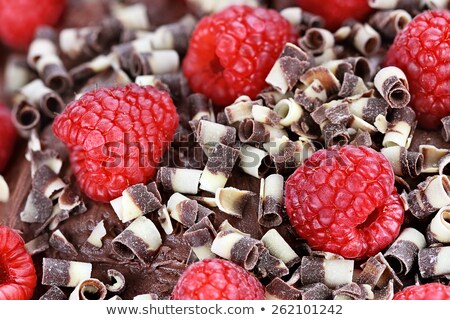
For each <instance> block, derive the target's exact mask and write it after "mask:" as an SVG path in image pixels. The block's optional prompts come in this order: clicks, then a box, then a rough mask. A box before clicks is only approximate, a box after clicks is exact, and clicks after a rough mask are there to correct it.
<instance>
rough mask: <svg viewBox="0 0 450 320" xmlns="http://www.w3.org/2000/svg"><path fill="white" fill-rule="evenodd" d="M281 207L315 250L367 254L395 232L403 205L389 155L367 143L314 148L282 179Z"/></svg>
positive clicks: (356, 256) (352, 256)
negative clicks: (301, 162) (295, 168)
mask: <svg viewBox="0 0 450 320" xmlns="http://www.w3.org/2000/svg"><path fill="white" fill-rule="evenodd" d="M286 209H287V213H288V215H289V218H290V220H291V223H292V225H293V226H294V228H295V230H296V231H297V233H298V234H299V235H300V236H301V237H303V238H304V239H306V240H307V241H308V243H309V245H310V246H311V247H312V248H314V249H317V250H323V251H329V252H334V253H337V254H340V255H342V256H344V257H346V258H350V259H362V258H365V257H368V256H372V255H374V254H376V253H378V252H379V251H380V250H382V249H383V248H385V247H386V246H387V245H389V244H390V243H392V241H393V240H394V239H395V238H396V237H397V236H398V234H399V231H400V226H401V224H402V222H403V215H404V208H403V205H402V202H401V200H400V197H399V195H398V194H397V191H396V190H395V187H394V173H393V171H392V168H391V165H390V164H389V162H388V160H387V159H386V158H385V157H384V156H383V155H382V154H381V153H379V152H377V151H375V150H373V149H370V148H367V147H355V146H343V147H337V146H334V147H331V148H329V149H326V150H325V149H322V150H319V151H317V152H315V153H314V154H313V155H312V156H311V158H309V159H308V160H307V161H305V163H304V164H303V165H302V166H300V167H299V168H297V170H296V171H295V172H294V173H293V174H292V175H291V176H290V177H289V179H288V180H287V182H286Z"/></svg>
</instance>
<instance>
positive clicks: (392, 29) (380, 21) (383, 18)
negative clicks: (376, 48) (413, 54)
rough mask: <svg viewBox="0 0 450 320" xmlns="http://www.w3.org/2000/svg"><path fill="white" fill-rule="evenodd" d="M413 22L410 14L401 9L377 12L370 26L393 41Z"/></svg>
mask: <svg viewBox="0 0 450 320" xmlns="http://www.w3.org/2000/svg"><path fill="white" fill-rule="evenodd" d="M411 20H412V18H411V15H410V14H409V13H408V12H406V11H405V10H401V9H399V10H390V11H379V12H376V13H375V14H374V15H372V17H371V18H370V19H369V24H370V25H371V26H372V27H374V28H375V29H376V30H377V31H378V32H379V33H380V34H381V35H382V36H383V37H386V38H387V39H391V40H392V39H394V38H395V36H396V35H397V33H399V32H400V31H401V30H402V29H403V28H404V27H405V26H406V25H407V24H408V23H409V22H410V21H411Z"/></svg>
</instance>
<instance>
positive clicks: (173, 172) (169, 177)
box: [157, 167, 202, 194]
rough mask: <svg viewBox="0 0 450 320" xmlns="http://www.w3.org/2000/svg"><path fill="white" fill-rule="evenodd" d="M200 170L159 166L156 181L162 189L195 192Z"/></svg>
mask: <svg viewBox="0 0 450 320" xmlns="http://www.w3.org/2000/svg"><path fill="white" fill-rule="evenodd" d="M201 175H202V170H195V169H183V168H168V167H161V168H160V169H159V171H158V175H157V181H158V183H160V184H161V185H162V187H163V189H164V191H173V192H180V193H183V194H197V193H198V185H199V183H200V176H201Z"/></svg>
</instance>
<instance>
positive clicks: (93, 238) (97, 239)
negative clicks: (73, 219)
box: [86, 220, 106, 248]
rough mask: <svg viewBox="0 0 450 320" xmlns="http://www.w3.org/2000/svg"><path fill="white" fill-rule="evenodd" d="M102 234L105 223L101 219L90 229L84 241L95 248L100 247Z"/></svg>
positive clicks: (104, 233)
mask: <svg viewBox="0 0 450 320" xmlns="http://www.w3.org/2000/svg"><path fill="white" fill-rule="evenodd" d="M104 236H106V229H105V223H104V221H103V220H100V222H99V223H97V225H96V226H95V227H94V229H93V230H92V232H91V234H90V235H89V237H88V238H87V240H86V242H87V243H89V244H90V245H92V246H94V247H96V248H101V247H102V246H103V242H102V239H103V237H104Z"/></svg>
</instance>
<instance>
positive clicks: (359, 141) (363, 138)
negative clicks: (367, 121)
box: [350, 129, 372, 147]
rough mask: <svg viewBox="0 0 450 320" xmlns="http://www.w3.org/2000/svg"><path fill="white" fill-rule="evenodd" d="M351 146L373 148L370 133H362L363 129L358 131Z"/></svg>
mask: <svg viewBox="0 0 450 320" xmlns="http://www.w3.org/2000/svg"><path fill="white" fill-rule="evenodd" d="M350 144H351V145H354V146H366V147H370V146H372V137H371V136H370V133H368V132H367V131H362V130H361V129H358V131H357V132H356V135H355V136H354V137H353V139H352V142H350Z"/></svg>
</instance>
